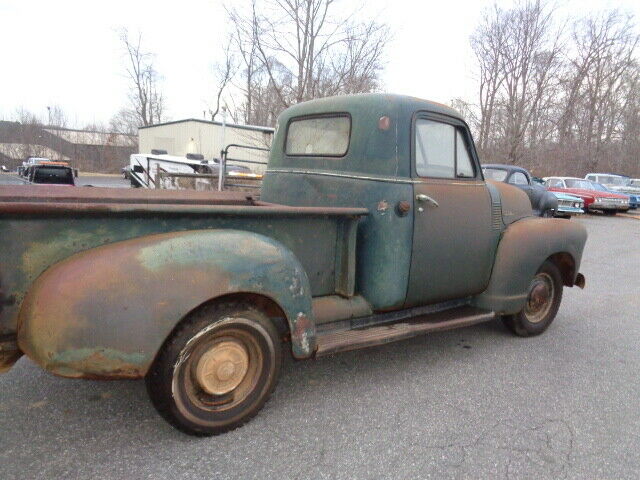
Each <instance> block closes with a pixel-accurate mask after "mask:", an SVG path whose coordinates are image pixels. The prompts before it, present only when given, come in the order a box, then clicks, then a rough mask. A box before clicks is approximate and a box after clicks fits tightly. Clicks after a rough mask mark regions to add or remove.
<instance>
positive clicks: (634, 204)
mask: <svg viewBox="0 0 640 480" xmlns="http://www.w3.org/2000/svg"><path fill="white" fill-rule="evenodd" d="M591 183H592V184H593V188H594V189H595V190H598V191H600V192H608V193H617V194H619V195H624V196H625V197H627V198H628V199H629V209H632V210H635V209H636V208H638V206H640V197H639V196H638V195H632V194H630V193H622V192H616V191H614V190H611V188H609V187H607V186H606V185H603V184H601V183H597V182H591Z"/></svg>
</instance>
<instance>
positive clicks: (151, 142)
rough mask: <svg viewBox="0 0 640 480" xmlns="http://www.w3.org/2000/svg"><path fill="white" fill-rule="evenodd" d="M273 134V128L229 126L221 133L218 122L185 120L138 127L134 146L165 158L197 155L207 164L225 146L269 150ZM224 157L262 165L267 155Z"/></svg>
mask: <svg viewBox="0 0 640 480" xmlns="http://www.w3.org/2000/svg"><path fill="white" fill-rule="evenodd" d="M273 132H274V130H273V128H269V127H257V126H253V125H235V124H229V123H227V124H226V126H225V128H224V129H223V126H222V123H221V122H212V121H209V120H200V119H195V118H189V119H186V120H176V121H173V122H166V123H159V124H157V125H150V126H148V127H140V128H139V129H138V140H139V142H138V146H139V151H140V153H151V150H166V151H167V153H168V154H169V155H177V156H185V155H186V154H187V153H200V154H202V155H204V158H205V159H207V160H211V159H213V158H220V151H221V150H222V149H223V148H224V147H225V146H227V145H229V144H240V145H250V146H254V147H261V148H271V141H272V139H273ZM223 135H224V138H223ZM228 156H229V158H230V159H242V160H253V161H264V162H266V161H267V159H268V156H269V154H268V152H263V151H256V150H248V149H235V148H234V149H231V150H229V155H228ZM233 163H238V162H233ZM246 166H248V167H250V168H251V169H252V170H253V171H255V172H256V173H263V171H264V167H262V166H260V165H248V164H247V165H246Z"/></svg>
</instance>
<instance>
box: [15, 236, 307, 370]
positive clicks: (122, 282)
mask: <svg viewBox="0 0 640 480" xmlns="http://www.w3.org/2000/svg"><path fill="white" fill-rule="evenodd" d="M236 292H237V293H239V292H247V293H256V294H260V295H264V296H267V297H269V298H271V299H272V300H273V301H275V302H276V303H277V304H278V305H279V306H280V308H281V309H282V311H283V312H284V314H285V316H286V318H287V321H288V322H289V326H290V329H291V337H292V344H293V345H292V349H293V354H294V356H296V357H300V358H302V357H308V356H310V355H311V354H312V353H313V351H314V349H315V328H314V324H313V322H312V320H311V319H312V313H311V291H310V288H309V280H308V278H307V275H306V273H305V271H304V269H303V268H302V266H301V265H300V263H299V261H298V260H297V259H296V257H295V256H294V255H293V253H291V251H290V250H288V249H287V248H286V247H284V246H283V245H281V244H280V243H278V242H277V241H275V240H273V239H271V238H269V237H266V236H263V235H259V234H256V233H251V232H245V231H238V230H198V231H184V232H173V233H166V234H159V235H150V236H145V237H140V238H135V239H131V240H126V241H122V242H116V243H112V244H109V245H105V246H101V247H97V248H93V249H90V250H87V251H84V252H81V253H78V254H75V255H73V256H71V257H69V258H68V259H66V260H64V261H62V262H60V263H57V264H55V265H53V266H52V267H51V268H49V269H47V270H46V271H45V272H44V273H43V274H42V275H41V276H40V277H39V278H38V279H37V280H36V281H35V282H34V284H33V286H32V287H31V289H30V290H29V292H28V294H27V296H26V297H25V300H24V302H23V304H22V307H21V310H20V315H19V320H18V325H19V326H18V344H19V346H20V349H21V350H22V351H23V352H25V353H26V354H27V355H28V356H29V357H30V358H31V359H32V360H34V361H35V362H36V363H38V364H40V365H41V366H42V367H43V368H45V369H47V370H50V371H52V372H53V373H55V374H58V375H62V376H69V377H97V378H136V377H142V376H144V375H145V374H146V372H147V370H148V368H149V367H150V365H151V363H152V361H153V359H154V358H155V356H156V353H157V352H158V350H159V349H160V347H161V346H162V344H163V342H164V341H165V339H166V338H167V337H168V335H169V334H170V333H171V331H172V330H173V328H174V327H175V326H176V324H177V323H178V322H179V321H180V320H181V319H182V318H184V316H185V315H186V314H188V313H189V312H190V311H192V310H193V309H194V308H196V307H198V306H199V305H201V304H203V303H205V302H206V301H208V300H210V299H212V298H216V297H219V296H221V295H226V294H230V293H236Z"/></svg>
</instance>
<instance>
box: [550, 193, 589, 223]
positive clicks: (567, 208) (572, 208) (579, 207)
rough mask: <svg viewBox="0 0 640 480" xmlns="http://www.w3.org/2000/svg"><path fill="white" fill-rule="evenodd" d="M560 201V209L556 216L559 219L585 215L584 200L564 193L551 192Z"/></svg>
mask: <svg viewBox="0 0 640 480" xmlns="http://www.w3.org/2000/svg"><path fill="white" fill-rule="evenodd" d="M551 193H552V194H553V195H555V196H556V198H557V199H558V209H557V210H556V213H555V216H556V217H559V218H571V216H572V215H579V214H582V213H584V211H585V210H584V200H582V199H581V198H580V197H577V196H575V195H571V194H569V193H563V192H551Z"/></svg>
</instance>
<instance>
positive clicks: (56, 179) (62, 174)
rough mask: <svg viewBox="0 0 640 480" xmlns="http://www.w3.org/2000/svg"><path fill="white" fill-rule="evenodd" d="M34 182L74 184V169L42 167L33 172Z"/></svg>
mask: <svg viewBox="0 0 640 480" xmlns="http://www.w3.org/2000/svg"><path fill="white" fill-rule="evenodd" d="M33 183H54V184H58V183H62V184H66V185H73V171H72V170H71V169H70V168H60V167H40V168H37V169H36V171H35V172H34V174H33Z"/></svg>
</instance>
